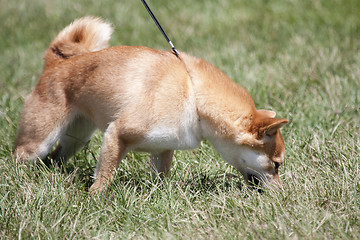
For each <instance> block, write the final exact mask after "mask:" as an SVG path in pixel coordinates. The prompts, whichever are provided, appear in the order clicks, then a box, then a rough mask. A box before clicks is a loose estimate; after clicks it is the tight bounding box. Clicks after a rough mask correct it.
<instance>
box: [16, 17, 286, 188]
mask: <svg viewBox="0 0 360 240" xmlns="http://www.w3.org/2000/svg"><path fill="white" fill-rule="evenodd" d="M112 31H113V30H112V28H111V25H110V24H108V23H106V22H104V21H102V20H101V19H99V18H94V17H84V18H81V19H78V20H76V21H74V22H73V23H72V24H71V25H69V26H67V27H66V28H65V29H64V30H62V31H61V32H60V33H59V35H58V36H57V37H56V38H55V40H54V41H53V42H52V43H51V45H50V47H49V49H48V50H47V51H46V54H45V64H44V70H43V73H42V76H41V78H40V80H39V82H38V84H37V85H36V87H35V89H34V90H33V92H32V93H31V94H30V95H29V96H28V97H27V98H26V101H25V104H24V108H23V111H22V114H21V121H20V124H19V128H18V134H17V139H16V142H15V149H14V158H15V159H16V160H18V161H25V160H32V161H34V160H36V159H37V158H40V159H43V158H45V157H46V156H47V155H48V154H49V151H50V149H51V148H52V147H53V146H54V145H55V144H56V142H57V141H59V144H58V147H57V148H56V150H55V151H54V153H53V154H52V155H53V156H54V159H60V158H62V159H65V160H66V159H68V158H69V157H71V156H72V155H73V154H75V153H76V152H77V151H78V150H79V149H80V148H81V147H83V146H84V144H85V143H86V142H87V141H88V140H89V139H90V138H91V136H92V133H93V132H94V130H95V129H96V128H99V129H101V130H102V131H104V132H105V134H104V141H103V145H102V148H101V155H100V160H99V163H98V165H97V168H96V180H95V183H94V184H93V185H92V186H91V188H90V191H101V190H103V189H104V188H105V187H106V185H107V183H108V182H109V181H110V180H111V179H112V178H113V175H114V171H115V170H116V168H117V167H118V164H119V162H120V160H121V159H122V158H123V157H124V156H125V154H126V153H127V152H129V151H131V150H139V151H146V152H150V153H152V160H153V162H154V165H155V166H156V168H157V170H158V172H159V173H164V174H165V175H166V174H167V173H168V172H169V169H170V166H171V161H172V158H173V153H174V150H175V149H191V148H195V147H197V146H198V145H199V143H200V141H201V140H203V139H208V140H209V141H210V142H211V143H212V144H213V145H214V147H215V149H217V151H219V153H220V154H221V156H222V157H223V158H224V159H225V160H226V161H227V162H228V163H229V164H231V165H232V166H234V167H235V168H236V169H238V170H239V171H240V172H241V174H242V175H243V176H244V178H245V180H247V181H252V180H253V178H254V177H256V178H257V179H259V180H261V181H262V182H263V183H265V184H270V185H271V184H273V183H280V179H279V174H278V167H279V165H281V164H282V163H283V161H284V152H285V146H284V141H283V138H282V136H281V134H280V130H279V129H280V128H281V127H282V126H283V125H284V124H286V123H287V122H288V120H286V119H277V118H275V112H272V111H266V110H256V108H255V105H254V102H253V100H252V98H251V96H250V95H249V93H248V92H247V91H246V90H245V89H243V88H241V87H240V86H238V85H237V84H235V83H234V82H232V81H231V80H230V79H229V78H228V77H227V76H226V75H225V74H224V73H222V72H221V71H220V70H218V69H217V68H216V67H214V66H213V65H211V64H210V63H208V62H206V61H204V60H202V59H199V58H195V57H192V56H190V55H188V54H186V53H183V52H180V53H179V58H178V57H176V56H175V55H174V54H173V53H171V52H169V51H159V50H154V49H149V48H146V47H131V46H117V47H111V48H107V43H108V40H109V39H110V36H111V33H112Z"/></svg>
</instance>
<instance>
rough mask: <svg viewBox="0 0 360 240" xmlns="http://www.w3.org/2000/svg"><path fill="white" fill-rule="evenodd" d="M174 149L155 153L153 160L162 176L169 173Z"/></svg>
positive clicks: (152, 156)
mask: <svg viewBox="0 0 360 240" xmlns="http://www.w3.org/2000/svg"><path fill="white" fill-rule="evenodd" d="M173 155H174V150H167V151H164V152H161V153H153V154H152V155H151V161H152V164H153V166H154V167H155V168H156V171H157V173H159V175H160V177H164V175H165V176H168V175H169V172H170V168H171V162H172V158H173Z"/></svg>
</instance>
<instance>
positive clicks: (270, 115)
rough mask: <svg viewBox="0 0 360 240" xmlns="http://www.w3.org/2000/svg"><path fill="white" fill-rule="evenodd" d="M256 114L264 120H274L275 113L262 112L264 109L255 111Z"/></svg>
mask: <svg viewBox="0 0 360 240" xmlns="http://www.w3.org/2000/svg"><path fill="white" fill-rule="evenodd" d="M257 113H258V115H261V116H263V117H266V118H274V117H275V116H276V112H274V111H269V110H264V109H259V110H257Z"/></svg>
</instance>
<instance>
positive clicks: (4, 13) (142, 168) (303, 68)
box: [0, 0, 360, 239]
mask: <svg viewBox="0 0 360 240" xmlns="http://www.w3.org/2000/svg"><path fill="white" fill-rule="evenodd" d="M148 3H149V5H150V6H151V7H152V9H153V11H154V12H155V14H156V15H157V17H158V18H159V21H160V22H161V23H162V24H163V25H164V28H165V29H166V30H167V33H168V34H169V36H170V37H171V39H172V41H173V42H174V43H175V46H176V47H177V48H178V49H179V50H182V51H187V52H189V53H192V54H193V55H195V56H199V57H202V58H204V59H206V60H208V61H209V62H211V63H213V64H214V65H216V66H217V67H218V68H220V69H221V70H222V71H224V72H225V73H226V74H228V75H229V76H230V77H231V78H232V79H233V80H234V81H236V82H237V83H239V84H241V85H242V86H244V87H245V88H246V89H248V90H249V92H250V93H251V95H252V96H253V99H254V101H255V103H256V105H257V107H258V108H266V109H273V110H275V111H276V112H277V113H278V116H280V117H286V118H289V119H290V123H289V124H288V125H287V126H286V127H284V129H283V130H282V133H283V136H284V139H285V142H286V146H287V155H286V163H285V165H284V167H282V168H281V170H280V172H281V179H282V181H283V189H282V190H281V191H270V190H269V191H266V192H264V193H263V194H258V193H256V192H254V191H250V190H249V189H247V187H246V186H245V185H244V182H243V180H242V179H241V178H240V177H239V175H238V174H237V173H236V171H235V170H234V169H233V168H231V167H230V166H228V165H227V164H225V163H224V161H222V160H221V159H220V157H219V155H218V154H217V153H216V152H215V151H214V150H213V148H212V147H211V145H210V144H209V143H207V142H204V143H202V144H201V146H200V148H198V149H195V150H192V151H177V152H176V154H175V158H176V159H175V161H174V163H173V168H172V171H171V177H170V178H169V179H166V180H165V181H158V180H157V179H154V178H152V177H151V176H150V166H149V160H148V155H147V154H142V153H130V154H128V155H127V157H126V159H125V160H124V161H123V162H122V163H121V165H120V167H119V170H118V173H117V175H116V179H115V181H114V183H113V185H112V186H111V187H110V189H109V190H108V191H106V193H104V194H103V195H102V196H101V197H90V196H89V194H88V192H87V191H86V189H87V187H88V186H89V184H90V183H91V181H92V179H91V177H90V176H91V175H92V174H93V169H94V167H95V165H96V158H98V156H99V149H100V146H101V141H102V135H101V133H97V134H96V136H95V137H94V139H93V140H92V141H91V142H90V143H89V144H88V146H87V147H86V148H85V149H84V150H82V151H81V152H79V153H78V154H77V155H76V156H75V157H74V158H72V159H71V160H70V161H69V163H68V164H66V166H65V169H59V168H50V169H49V168H47V167H44V166H41V165H40V166H32V165H30V166H24V165H21V164H15V163H14V162H13V161H12V157H11V151H12V147H13V142H14V138H15V134H16V127H17V123H18V120H19V113H20V111H21V107H22V104H23V102H24V98H25V97H26V95H27V94H28V93H29V92H30V91H31V89H32V88H33V87H34V86H35V84H36V82H37V80H38V78H39V76H40V74H41V70H42V54H43V52H44V50H45V49H46V48H47V46H48V44H49V43H50V41H51V39H52V38H53V37H54V36H55V35H56V34H57V32H59V31H60V30H61V29H62V28H63V27H65V26H66V25H67V24H69V23H70V22H71V21H72V20H73V19H75V18H77V17H81V16H84V15H96V16H101V17H103V18H105V19H108V20H109V21H110V22H112V23H114V27H115V32H114V35H113V38H112V40H111V45H118V44H126V45H145V46H149V47H153V48H160V49H166V48H168V46H167V44H166V42H165V40H164V39H163V37H162V36H161V34H160V33H159V32H158V30H157V29H156V27H155V25H154V24H153V22H152V20H151V19H150V17H149V16H148V14H147V12H146V11H145V9H144V8H143V6H142V5H141V3H140V1H114V0H107V1H95V0H90V1H89V0H86V1H85V0H80V1H76V2H74V1H70V0H52V1H49V0H33V1H10V0H0V238H1V239H15V238H19V239H29V238H30V239H32V238H40V239H190V238H191V239H357V238H358V236H359V235H360V224H359V222H360V201H359V198H360V166H359V165H360V164H359V162H360V159H359V156H360V134H359V129H360V117H359V116H360V114H359V113H360V93H359V89H360V54H359V52H360V51H359V50H360V41H359V39H360V18H359V17H358V13H359V12H360V5H359V4H358V1H356V0H347V1H339V0H327V1H321V0H316V1H310V0H282V1H281V0H273V1H266V0H254V1H246V0H217V1H200V0H199V1H190V0H184V1H165V0H162V1H153V0H151V1H149V2H148Z"/></svg>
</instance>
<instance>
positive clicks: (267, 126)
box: [259, 118, 289, 136]
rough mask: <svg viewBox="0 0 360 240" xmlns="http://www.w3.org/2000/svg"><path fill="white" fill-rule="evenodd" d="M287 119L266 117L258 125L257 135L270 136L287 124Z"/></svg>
mask: <svg viewBox="0 0 360 240" xmlns="http://www.w3.org/2000/svg"><path fill="white" fill-rule="evenodd" d="M288 122H289V120H287V119H280V118H267V119H264V120H263V122H262V124H261V125H260V127H259V135H260V136H265V135H268V136H272V135H274V134H275V133H276V132H277V130H278V129H280V128H281V127H282V126H284V125H285V124H287V123H288Z"/></svg>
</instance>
